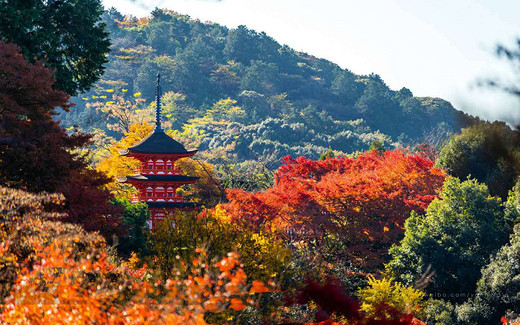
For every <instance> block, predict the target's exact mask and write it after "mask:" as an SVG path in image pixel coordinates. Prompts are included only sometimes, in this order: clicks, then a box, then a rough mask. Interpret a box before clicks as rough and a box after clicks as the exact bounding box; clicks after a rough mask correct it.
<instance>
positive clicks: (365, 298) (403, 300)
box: [358, 275, 425, 316]
mask: <svg viewBox="0 0 520 325" xmlns="http://www.w3.org/2000/svg"><path fill="white" fill-rule="evenodd" d="M424 295H425V294H424V292H422V291H420V290H416V289H414V288H413V287H405V286H404V285H402V284H401V283H399V282H397V281H394V279H393V278H386V277H384V278H382V279H379V280H378V279H376V278H374V276H372V275H369V276H368V286H367V287H366V288H362V289H360V290H359V291H358V297H359V298H360V300H361V302H362V304H361V310H363V311H365V312H366V313H367V314H368V315H371V316H375V312H376V310H377V308H378V306H380V305H381V304H383V303H384V304H386V305H388V306H390V307H393V308H395V309H397V310H398V311H399V312H401V313H405V314H406V313H413V314H414V315H418V314H420V313H421V309H422V307H423V304H424V302H423V298H424ZM387 316H389V315H387Z"/></svg>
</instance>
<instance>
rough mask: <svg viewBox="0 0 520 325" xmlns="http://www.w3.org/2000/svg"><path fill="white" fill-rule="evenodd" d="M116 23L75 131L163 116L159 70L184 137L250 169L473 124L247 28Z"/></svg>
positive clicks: (114, 16) (172, 122)
mask: <svg viewBox="0 0 520 325" xmlns="http://www.w3.org/2000/svg"><path fill="white" fill-rule="evenodd" d="M104 21H105V22H106V24H107V29H108V31H109V32H110V38H111V43H112V51H111V53H110V55H109V62H108V64H107V65H106V72H105V74H104V75H103V77H102V79H101V80H99V81H98V82H97V83H96V84H95V86H94V87H93V88H92V89H91V91H89V92H88V93H86V94H83V95H80V96H79V97H76V98H74V100H73V101H74V102H76V103H77V106H76V108H74V109H73V112H72V113H69V114H64V115H63V116H62V117H61V118H62V119H63V125H64V126H65V127H70V126H73V125H78V126H80V128H81V129H83V130H85V131H89V132H92V131H95V130H96V129H97V132H101V131H106V132H107V134H108V135H109V136H112V137H115V138H116V139H118V138H120V137H121V136H122V134H123V133H124V131H127V130H124V129H122V130H121V129H119V130H115V129H114V128H110V123H108V127H107V119H108V120H121V119H128V120H129V121H127V122H129V124H130V122H131V121H133V120H132V119H134V120H135V119H136V116H138V117H139V118H140V119H141V120H143V119H144V120H146V118H147V117H146V115H147V114H148V115H150V116H151V110H146V108H147V107H148V106H149V105H150V104H151V103H152V101H153V98H154V96H155V84H156V82H155V78H156V74H157V72H158V71H160V73H161V74H162V89H163V91H164V93H165V94H164V102H165V120H166V121H167V123H166V125H167V126H169V128H170V129H171V130H177V131H176V132H174V134H177V137H178V138H179V139H180V140H181V141H183V140H184V141H185V143H186V141H187V142H188V144H192V145H195V146H198V147H199V149H200V150H206V149H209V148H218V147H227V148H233V152H234V153H236V154H237V159H238V160H249V159H258V158H259V157H265V156H270V157H275V158H276V160H278V158H280V157H282V156H284V155H287V154H290V155H293V156H301V155H303V156H307V157H310V158H313V159H316V158H318V157H319V156H320V154H322V153H323V152H324V151H326V150H327V149H328V148H330V149H332V150H335V151H339V152H341V153H352V152H355V151H362V150H366V149H367V148H368V147H369V146H370V145H371V143H373V142H374V141H375V140H378V142H379V143H381V142H385V143H386V144H387V145H397V143H400V144H403V145H407V144H413V143H419V142H424V141H428V142H437V141H439V140H441V139H444V138H445V137H446V135H448V134H450V133H452V132H456V131H460V129H461V127H463V126H465V125H468V124H469V123H470V122H471V120H472V119H473V118H471V117H469V116H467V115H465V114H464V113H462V112H460V111H458V110H456V109H454V108H453V107H452V105H451V104H450V103H449V102H447V101H445V100H442V99H439V98H427V97H426V98H419V97H414V96H413V94H412V93H411V91H410V90H408V89H406V88H402V89H401V90H398V91H396V90H392V89H390V88H389V87H388V86H387V85H386V84H385V83H384V81H383V80H382V79H381V78H380V77H379V76H378V75H376V74H371V75H356V74H354V73H352V72H351V71H349V70H347V69H342V68H340V67H339V66H338V65H336V64H334V63H332V62H330V61H327V60H324V59H319V58H316V57H314V56H312V55H309V54H306V53H301V52H298V51H295V50H294V49H292V48H290V47H288V46H286V45H281V44H279V43H278V42H276V41H275V40H274V39H272V38H271V37H269V36H268V35H266V34H265V33H257V32H255V31H253V30H249V29H247V28H246V27H244V26H240V27H238V28H237V29H228V28H226V27H224V26H220V25H218V24H214V23H203V22H201V21H198V20H193V19H190V18H189V17H188V16H184V15H180V14H177V13H174V12H170V11H165V10H159V9H157V10H155V11H153V12H152V14H151V15H150V16H149V17H146V18H141V19H137V18H135V17H125V16H123V15H122V14H120V13H119V12H118V11H116V10H115V9H110V10H108V11H107V12H105V15H104ZM353 51H355V49H353ZM114 103H116V104H117V103H119V104H121V103H122V104H124V105H123V106H125V109H124V110H123V112H115V113H114V106H117V107H118V109H121V105H114ZM152 105H153V104H152ZM188 139H189V140H188Z"/></svg>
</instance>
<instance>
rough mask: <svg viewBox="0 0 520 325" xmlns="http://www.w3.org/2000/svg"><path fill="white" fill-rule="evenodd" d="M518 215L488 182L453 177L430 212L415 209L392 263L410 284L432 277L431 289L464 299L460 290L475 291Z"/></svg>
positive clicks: (448, 296)
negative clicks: (490, 193) (489, 262)
mask: <svg viewBox="0 0 520 325" xmlns="http://www.w3.org/2000/svg"><path fill="white" fill-rule="evenodd" d="M517 215H518V212H517V211H516V209H512V208H511V207H510V206H509V205H508V204H502V202H501V200H500V198H496V197H491V196H490V195H489V191H488V189H487V186H486V185H483V184H479V183H477V181H475V180H467V181H464V182H462V181H460V180H459V179H457V178H454V177H450V178H448V179H447V180H446V181H445V183H444V186H443V189H442V192H441V194H440V197H439V199H435V200H434V201H432V203H430V205H429V206H428V209H427V210H426V215H424V216H421V215H418V214H417V213H415V212H412V214H411V216H410V218H408V220H406V223H405V236H404V238H403V240H402V241H401V243H400V244H399V245H397V246H393V247H392V248H391V249H390V254H391V256H392V260H391V261H390V262H389V264H388V265H387V266H388V268H389V269H390V271H392V272H393V274H395V275H396V276H397V277H398V279H399V280H401V281H402V282H403V283H404V284H406V285H411V284H413V283H414V282H416V281H417V284H418V285H420V284H424V283H422V282H427V280H425V279H428V277H429V276H431V275H433V277H432V278H431V283H429V284H428V286H427V287H426V291H427V292H428V293H434V294H446V295H447V298H448V299H449V300H451V301H460V300H461V299H460V294H461V293H464V294H467V293H472V292H474V290H475V287H476V282H477V280H478V278H479V276H480V269H481V268H482V267H483V266H484V265H486V264H487V262H488V261H489V256H490V254H493V253H494V252H496V251H497V250H498V249H499V248H500V247H501V246H502V245H504V244H505V243H506V242H507V238H508V235H509V231H510V229H511V228H510V224H511V223H512V221H514V220H515V219H516V218H517ZM430 272H432V273H430ZM421 276H422V279H421Z"/></svg>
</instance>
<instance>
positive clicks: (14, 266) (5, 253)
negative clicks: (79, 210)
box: [0, 187, 275, 325]
mask: <svg viewBox="0 0 520 325" xmlns="http://www.w3.org/2000/svg"><path fill="white" fill-rule="evenodd" d="M0 193H2V195H1V196H0V203H1V204H0V220H1V222H0V252H1V254H0V274H1V276H0V284H1V286H0V298H1V300H2V304H3V306H2V307H3V308H2V310H1V312H0V322H2V323H7V324H10V323H17V324H35V323H37V324H42V325H45V324H63V323H70V322H72V323H74V324H92V323H99V324H113V325H116V324H123V323H131V324H179V323H187V324H195V323H197V324H201V325H202V324H207V323H206V320H207V319H208V317H212V318H213V319H216V320H219V319H220V320H226V321H228V322H229V321H233V320H236V319H237V316H238V315H239V312H240V311H242V310H244V309H245V308H246V307H250V308H254V309H256V308H258V307H259V303H258V298H259V297H260V295H262V293H264V292H267V291H270V290H272V289H275V287H274V286H270V287H268V286H266V285H265V284H264V282H262V281H258V280H254V279H249V278H248V275H247V274H246V273H245V272H244V270H243V268H242V267H241V262H240V257H239V256H238V255H237V254H236V253H233V252H230V253H226V254H224V256H222V257H221V258H219V259H210V258H208V256H207V254H206V253H205V252H204V251H203V250H201V249H198V250H197V254H196V255H195V256H194V257H193V259H191V260H186V261H183V262H184V263H182V264H181V263H180V262H179V264H178V265H179V268H178V269H177V270H175V271H174V272H173V274H174V276H172V277H170V278H168V279H164V280H162V279H160V278H159V277H158V276H155V275H156V274H155V270H153V269H151V268H147V267H146V266H142V267H141V266H140V263H139V260H138V258H137V257H136V256H132V257H131V258H130V259H129V260H126V261H121V260H119V263H118V264H116V262H118V259H117V258H116V257H115V256H113V255H112V253H111V251H110V249H109V247H108V246H107V244H106V242H105V240H104V239H103V238H102V237H101V236H99V235H98V234H96V233H88V232H85V230H84V229H82V227H80V226H77V225H71V224H68V223H63V222H61V220H60V218H61V217H62V216H63V215H60V214H56V213H52V211H47V210H46V206H47V205H49V204H51V205H59V204H61V202H62V199H63V198H62V197H60V196H58V195H48V194H38V195H34V194H30V193H26V192H24V191H21V190H13V189H9V188H5V187H0ZM181 265H190V266H191V267H190V269H189V270H187V269H186V268H182V267H180V266H181ZM177 274H178V276H176V275H177ZM213 323H223V321H215V322H213Z"/></svg>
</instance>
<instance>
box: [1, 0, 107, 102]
mask: <svg viewBox="0 0 520 325" xmlns="http://www.w3.org/2000/svg"><path fill="white" fill-rule="evenodd" d="M102 15H103V7H102V6H101V1H99V0H64V1H63V0H1V1H0V16H1V17H2V19H1V21H0V39H1V40H3V41H4V42H10V43H15V44H17V45H18V46H19V47H20V48H21V50H22V53H23V55H24V57H25V58H26V59H27V60H29V61H31V62H34V61H35V60H38V61H41V62H43V63H44V65H45V66H46V67H47V68H50V69H51V70H52V71H53V72H54V77H55V78H56V83H55V84H54V87H55V88H56V89H60V90H63V91H64V92H66V93H68V94H70V95H77V94H79V93H82V92H85V91H87V90H89V89H90V87H91V86H92V85H93V84H94V82H96V81H97V80H98V79H99V77H100V76H101V75H102V73H103V71H104V64H105V63H106V62H107V59H106V55H107V54H108V51H109V46H110V42H109V40H108V32H107V30H106V29H105V23H104V22H102V21H101V17H102Z"/></svg>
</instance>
